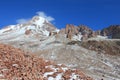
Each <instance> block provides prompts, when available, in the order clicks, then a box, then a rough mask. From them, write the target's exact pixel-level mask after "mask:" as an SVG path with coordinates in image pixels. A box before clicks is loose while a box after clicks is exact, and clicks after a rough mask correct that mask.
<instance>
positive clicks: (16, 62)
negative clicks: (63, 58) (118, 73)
mask: <svg viewBox="0 0 120 80" xmlns="http://www.w3.org/2000/svg"><path fill="white" fill-rule="evenodd" d="M61 79H62V80H92V78H90V77H87V76H86V75H85V74H84V73H83V72H81V71H79V70H75V69H74V70H73V69H70V68H68V67H66V66H64V65H63V64H55V63H53V62H50V61H48V60H44V59H42V58H39V57H37V56H34V55H30V53H25V52H23V51H21V50H20V49H16V48H13V47H11V46H7V45H4V44H0V80H61Z"/></svg>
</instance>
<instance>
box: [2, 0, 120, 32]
mask: <svg viewBox="0 0 120 80" xmlns="http://www.w3.org/2000/svg"><path fill="white" fill-rule="evenodd" d="M41 11H42V12H44V14H45V15H46V16H49V17H52V18H54V21H52V23H53V24H54V25H55V26H57V27H58V28H63V27H65V25H66V24H74V25H80V24H84V25H87V26H89V27H90V28H92V29H93V30H99V29H102V28H104V27H108V26H109V25H112V24H120V0H0V28H2V27H4V26H7V25H10V24H16V23H17V21H18V20H20V19H26V20H27V19H30V18H32V17H33V16H34V15H36V12H41Z"/></svg>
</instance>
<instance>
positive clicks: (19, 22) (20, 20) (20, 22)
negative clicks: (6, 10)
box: [16, 18, 30, 24]
mask: <svg viewBox="0 0 120 80" xmlns="http://www.w3.org/2000/svg"><path fill="white" fill-rule="evenodd" d="M29 20H30V19H24V18H22V19H18V20H16V22H17V23H18V24H24V23H26V22H28V21H29Z"/></svg>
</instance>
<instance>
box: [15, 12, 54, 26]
mask: <svg viewBox="0 0 120 80" xmlns="http://www.w3.org/2000/svg"><path fill="white" fill-rule="evenodd" d="M37 15H39V16H41V17H43V18H45V19H47V20H48V21H50V22H52V21H54V20H55V19H54V18H53V17H52V16H48V15H46V13H45V12H43V11H39V12H37ZM30 19H31V18H27V19H25V18H21V19H18V20H16V22H17V23H18V24H24V23H26V22H28V21H29V20H30Z"/></svg>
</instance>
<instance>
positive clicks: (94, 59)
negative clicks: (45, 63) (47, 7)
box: [0, 16, 120, 80]
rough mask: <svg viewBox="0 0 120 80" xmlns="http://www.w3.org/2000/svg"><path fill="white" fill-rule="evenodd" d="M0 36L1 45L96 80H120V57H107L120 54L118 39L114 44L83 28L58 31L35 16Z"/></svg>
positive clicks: (71, 26)
mask: <svg viewBox="0 0 120 80" xmlns="http://www.w3.org/2000/svg"><path fill="white" fill-rule="evenodd" d="M0 36H1V37H0V42H1V43H5V44H9V45H12V46H14V47H17V48H20V49H22V50H24V51H25V52H33V53H34V54H37V55H38V56H40V57H43V58H45V59H48V60H53V61H55V62H56V63H58V64H60V63H64V64H66V65H68V66H69V67H71V68H78V69H81V70H82V71H84V72H85V73H86V74H88V75H90V76H92V77H93V78H94V79H95V80H101V79H105V80H119V79H120V76H119V74H120V71H119V68H120V63H119V62H120V59H119V57H120V55H110V54H119V52H120V51H119V41H120V40H119V39H117V41H118V42H117V43H116V39H108V36H102V35H101V31H96V32H95V31H93V30H92V29H90V28H89V27H87V26H84V25H80V26H74V25H67V26H66V28H65V29H61V30H60V31H59V30H58V29H56V28H55V27H54V26H53V25H52V24H51V23H50V22H48V21H47V20H46V19H44V18H41V17H39V16H35V17H33V18H32V20H30V21H28V22H27V23H24V24H18V25H15V26H8V27H7V28H5V29H2V30H0ZM101 41H102V42H101ZM89 42H90V43H89ZM109 43H110V44H109ZM108 44H109V45H108ZM117 44H118V45H117ZM101 47H102V48H104V49H102V48H101ZM99 48H100V50H99ZM109 49H111V50H109ZM109 52H110V53H109ZM112 52H114V53H112ZM81 63H82V64H81Z"/></svg>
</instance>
